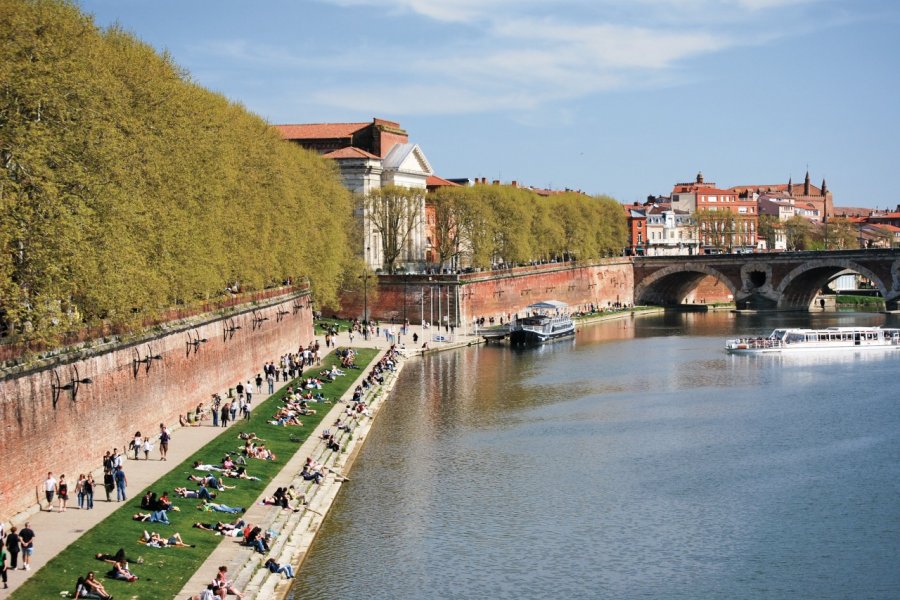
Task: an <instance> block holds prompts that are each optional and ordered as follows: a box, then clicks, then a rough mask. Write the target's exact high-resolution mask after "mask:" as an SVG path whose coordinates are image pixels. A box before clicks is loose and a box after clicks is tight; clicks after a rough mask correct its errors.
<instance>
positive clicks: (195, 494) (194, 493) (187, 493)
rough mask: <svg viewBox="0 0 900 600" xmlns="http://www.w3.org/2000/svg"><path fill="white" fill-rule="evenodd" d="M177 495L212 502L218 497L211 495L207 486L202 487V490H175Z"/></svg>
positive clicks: (180, 488)
mask: <svg viewBox="0 0 900 600" xmlns="http://www.w3.org/2000/svg"><path fill="white" fill-rule="evenodd" d="M175 493H176V494H178V495H179V496H181V497H182V498H198V499H203V500H212V499H213V498H215V497H216V495H215V494H211V493H210V492H209V490H208V489H206V487H205V486H202V485H201V486H200V489H197V490H189V489H187V488H183V487H177V488H175Z"/></svg>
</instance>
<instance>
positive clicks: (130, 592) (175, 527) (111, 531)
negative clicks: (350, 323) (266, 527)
mask: <svg viewBox="0 0 900 600" xmlns="http://www.w3.org/2000/svg"><path fill="white" fill-rule="evenodd" d="M377 352H378V351H377V350H375V349H359V350H358V354H357V358H356V364H357V365H359V366H360V368H361V370H364V369H366V367H367V366H368V365H369V363H370V362H371V361H372V359H373V358H374V357H375V356H376V354H377ZM336 363H337V364H338V365H339V361H338V359H337V357H336V356H335V355H334V353H331V354H329V355H328V356H326V357H325V359H324V360H323V361H322V365H321V366H319V367H314V368H312V369H308V370H307V371H306V372H305V373H304V375H305V376H310V375H315V374H317V373H318V372H319V371H321V370H323V369H325V368H327V367H330V366H331V365H332V364H336ZM360 372H362V371H356V370H352V371H349V372H348V373H347V375H345V376H344V377H339V378H338V379H337V381H334V382H332V383H326V384H325V385H324V386H323V389H322V390H321V391H322V393H323V394H324V395H325V396H326V397H327V398H329V399H332V400H335V399H338V398H340V397H341V395H343V393H344V392H345V391H347V389H348V388H349V387H350V385H351V384H352V383H353V381H354V380H355V379H356V376H357V375H358V374H359V373H360ZM286 389H287V385H285V386H284V387H282V388H281V389H279V390H277V391H276V393H275V394H274V395H273V396H272V397H271V398H269V399H268V400H266V401H265V402H263V403H261V404H259V405H257V406H255V408H254V410H253V412H252V413H251V417H250V420H249V421H244V420H242V419H240V418H239V419H238V422H237V423H236V424H235V425H234V426H233V427H229V428H228V429H224V430H222V431H223V432H222V434H221V435H219V436H218V437H216V438H215V439H213V440H211V441H210V442H209V443H208V444H207V445H206V446H204V447H203V448H201V449H199V450H198V451H197V452H196V453H194V454H193V455H192V456H190V457H189V458H188V459H187V460H185V461H184V462H182V463H181V464H179V465H178V466H177V467H175V468H174V469H173V470H172V471H170V472H169V473H168V474H167V475H164V476H163V477H162V478H160V479H159V480H157V481H156V482H155V483H153V484H152V485H150V486H148V487H147V488H146V489H144V490H140V491H138V490H135V489H129V490H128V494H129V499H128V501H126V502H124V503H122V506H121V507H120V508H119V509H118V510H116V511H115V512H113V513H112V514H111V515H110V516H109V517H107V518H106V519H104V520H103V521H101V522H100V523H98V524H97V525H96V526H94V527H93V528H92V529H91V530H89V531H88V532H87V533H85V534H84V535H83V536H81V537H80V538H79V539H78V540H77V541H76V542H74V543H73V544H71V545H70V546H69V547H67V548H66V549H65V550H63V551H62V552H61V553H60V554H59V555H57V556H56V557H54V558H53V559H52V560H50V561H49V562H48V563H47V564H46V565H45V566H44V567H43V568H42V569H41V570H40V571H38V572H37V573H35V574H34V575H32V576H31V578H30V579H29V580H28V581H26V582H25V584H23V585H22V587H20V588H19V589H18V590H16V591H15V592H14V593H13V594H12V595H11V596H10V598H12V599H14V600H24V599H32V598H35V599H36V598H41V599H45V598H59V594H60V592H61V591H63V590H68V591H69V592H70V594H71V593H73V592H74V589H75V581H76V580H77V579H78V577H80V576H84V575H85V574H87V572H88V571H94V573H95V574H96V576H97V577H98V578H100V579H101V580H102V581H103V584H104V586H105V587H106V590H107V591H108V592H109V593H110V594H112V595H113V596H115V597H117V598H120V599H122V598H129V599H137V598H145V599H151V598H152V599H159V598H174V597H175V596H176V595H177V594H178V593H179V592H180V591H181V589H182V588H183V587H184V585H185V584H186V583H187V581H188V580H189V579H190V578H191V577H192V576H193V574H194V573H195V572H196V571H197V569H199V568H200V566H201V565H202V564H203V562H204V561H205V560H206V558H207V557H208V556H209V555H210V554H211V553H212V551H213V550H214V549H215V548H216V547H217V546H218V545H219V542H221V541H222V539H223V538H221V537H219V536H216V535H214V534H213V533H212V532H209V531H202V530H200V529H194V528H193V527H192V524H193V523H196V522H198V521H202V522H207V523H208V522H215V521H217V520H220V521H231V520H233V519H234V518H235V517H237V516H239V515H229V514H228V513H217V512H210V513H206V512H201V511H200V510H197V505H198V504H199V501H198V500H188V499H185V498H176V497H175V494H174V491H173V490H174V489H175V487H188V488H193V489H196V487H197V486H196V484H193V485H188V484H189V483H190V482H188V481H187V476H188V474H196V473H199V471H194V469H193V467H192V465H193V462H194V461H195V460H199V461H201V462H204V463H212V464H219V463H221V460H222V457H223V456H224V455H225V453H226V452H229V451H235V450H238V449H239V448H240V447H241V446H242V444H243V442H242V441H241V440H239V439H238V437H237V436H238V432H240V431H247V432H250V431H253V432H256V434H257V435H258V436H259V437H261V438H263V439H264V440H266V446H267V447H268V448H270V449H271V450H272V451H273V452H274V453H275V455H276V456H277V457H278V460H276V461H265V460H255V459H249V460H248V464H247V471H248V473H249V474H250V475H254V476H256V477H259V478H260V481H248V480H244V479H225V484H226V485H236V486H237V489H234V490H225V491H224V492H219V493H218V497H217V498H216V501H217V502H221V503H223V504H227V505H229V506H241V507H245V508H249V507H250V506H251V505H252V504H253V502H254V501H255V500H256V499H257V498H258V497H259V495H260V494H261V493H262V492H263V490H264V489H265V487H266V486H267V485H268V484H269V482H270V481H271V480H272V479H273V478H274V477H275V475H277V474H278V472H279V471H280V470H281V469H282V468H283V467H284V465H285V463H286V462H287V461H288V460H289V459H290V458H291V456H293V455H294V453H295V452H296V451H297V450H298V448H299V445H300V444H299V443H297V442H292V441H290V438H291V436H296V437H299V438H301V439H303V440H306V439H307V438H308V437H309V434H310V432H312V431H313V429H315V427H316V426H317V425H318V424H319V422H321V420H322V419H323V418H324V416H325V414H326V413H327V412H328V411H329V409H330V408H331V406H332V405H331V404H324V405H323V404H319V405H318V406H317V407H316V408H317V411H318V412H317V414H315V415H310V416H307V417H303V418H302V419H301V420H302V422H303V427H278V426H275V425H271V424H269V422H268V420H269V419H270V418H271V417H272V415H273V414H274V413H275V410H276V408H277V406H278V405H279V404H280V403H281V399H282V398H283V397H284V395H285V393H286ZM314 406H315V405H314ZM172 444H178V432H177V431H176V432H175V434H174V435H173V439H172ZM129 464H130V463H129ZM127 472H128V465H126V473H127ZM235 482H236V483H235ZM98 489H99V490H100V491H99V494H98V495H97V497H99V496H102V495H103V492H102V485H101V486H100V487H99V488H98ZM148 490H153V491H155V492H157V493H158V494H159V493H161V492H163V491H168V492H170V494H169V496H170V498H172V500H173V502H174V503H175V505H176V506H178V507H179V508H180V509H181V511H180V512H176V511H170V512H169V513H168V516H169V520H170V521H171V525H163V524H161V523H142V522H139V521H133V520H132V519H131V516H132V515H133V514H134V513H136V512H138V511H139V510H140V500H141V497H143V496H144V494H146V493H147V491H148ZM273 510H276V509H274V508H273ZM142 512H143V511H142ZM76 514H77V513H76ZM144 529H147V530H148V531H158V532H160V534H161V535H164V536H165V535H171V534H172V533H174V532H176V531H177V532H178V533H180V534H181V537H182V539H183V540H184V541H185V543H188V544H196V547H195V548H149V547H147V546H145V545H143V544H140V543H138V540H139V539H140V537H141V535H142V533H143V531H144ZM226 540H227V541H226V542H225V543H235V541H234V538H226ZM119 548H124V549H125V552H126V554H127V555H128V557H129V558H130V559H132V560H134V559H136V558H137V557H138V556H142V557H143V558H144V563H143V564H136V563H134V562H132V563H131V564H130V565H129V566H130V567H131V570H132V572H134V574H135V575H137V576H138V577H139V580H138V581H136V582H134V583H127V582H124V581H117V580H113V579H109V578H106V577H105V575H106V573H107V572H108V571H109V570H110V567H111V565H109V564H107V563H104V562H101V561H99V560H97V559H95V558H94V555H95V554H96V553H98V552H105V553H109V554H114V553H115V552H116V551H117V550H118V549H119ZM38 551H40V550H38ZM214 575H215V573H209V579H210V580H212V578H213V576H214ZM199 591H200V590H197V592H199Z"/></svg>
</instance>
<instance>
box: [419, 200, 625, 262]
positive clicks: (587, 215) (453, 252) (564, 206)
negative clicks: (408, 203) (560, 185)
mask: <svg viewBox="0 0 900 600" xmlns="http://www.w3.org/2000/svg"><path fill="white" fill-rule="evenodd" d="M428 204H429V205H431V206H432V207H433V210H434V213H435V218H434V233H435V237H436V239H435V240H434V241H433V245H434V247H435V248H436V250H437V253H436V254H437V259H438V262H439V263H440V266H445V262H446V261H449V260H450V259H452V258H454V257H457V256H459V257H460V258H461V259H462V261H463V262H464V263H467V264H471V265H472V266H475V267H483V268H487V267H491V266H492V265H495V264H501V263H502V264H512V265H514V264H521V263H526V262H532V261H542V260H543V261H549V260H552V259H560V260H590V259H594V258H600V257H603V256H614V255H619V254H621V253H622V249H623V248H624V246H625V245H626V243H627V237H628V232H627V223H626V219H625V213H624V212H623V210H622V207H621V205H620V204H619V203H618V202H616V201H615V200H613V199H612V198H609V197H607V196H586V195H584V194H580V193H575V192H567V193H563V194H556V195H552V196H546V197H545V196H539V195H538V194H537V193H535V192H534V191H532V190H530V189H527V188H517V187H512V186H499V185H497V186H495V185H490V186H487V185H477V186H474V187H452V188H451V187H448V188H442V189H440V190H438V191H437V192H435V193H433V194H431V195H430V196H429V198H428Z"/></svg>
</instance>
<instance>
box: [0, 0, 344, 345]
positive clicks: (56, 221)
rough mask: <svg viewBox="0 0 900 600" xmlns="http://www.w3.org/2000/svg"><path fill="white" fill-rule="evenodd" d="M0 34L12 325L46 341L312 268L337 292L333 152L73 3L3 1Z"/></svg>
mask: <svg viewBox="0 0 900 600" xmlns="http://www.w3.org/2000/svg"><path fill="white" fill-rule="evenodd" d="M0 31H2V32H3V35H2V36H0V56H2V57H3V60H2V61H0V325H3V327H2V328H3V329H5V330H6V333H9V334H13V335H18V336H20V338H22V339H26V340H42V341H52V340H53V339H56V338H58V336H60V335H61V334H64V333H66V332H69V331H71V330H74V329H78V328H82V327H84V326H85V325H93V324H96V323H98V322H101V321H105V322H115V323H126V324H127V323H132V322H135V321H138V320H142V319H143V318H144V317H145V316H147V315H150V314H152V313H154V312H156V311H161V310H165V309H167V308H169V307H172V306H176V305H184V304H190V303H192V302H195V301H198V300H205V299H210V298H215V297H217V296H221V295H223V294H224V293H225V292H224V291H225V289H226V288H229V289H240V290H242V291H243V290H253V289H261V288H264V287H267V286H271V285H274V284H280V283H281V282H283V281H285V280H290V279H296V278H298V277H301V276H307V277H309V279H310V280H312V283H313V289H314V291H315V293H316V295H317V299H318V300H320V301H323V302H328V301H334V300H335V298H336V296H337V291H338V289H339V285H340V281H339V280H340V276H341V273H342V271H343V270H344V269H345V267H346V265H347V263H348V261H349V260H350V257H349V254H350V252H349V250H348V249H349V244H348V243H347V235H348V230H349V229H350V227H349V220H350V219H351V218H352V198H351V196H350V195H349V193H348V192H346V191H345V190H344V189H343V187H342V186H341V185H340V180H339V178H338V177H337V174H336V171H335V168H334V165H333V164H331V163H330V162H329V161H325V160H323V159H321V158H319V157H318V156H316V155H314V154H313V153H310V152H307V151H304V150H302V149H300V148H299V147H296V146H295V145H292V144H286V143H284V142H283V141H282V140H281V139H280V138H279V136H278V134H277V133H276V132H275V131H274V130H273V129H272V128H271V127H269V126H268V124H267V123H266V122H264V121H263V120H262V119H261V118H259V117H257V116H255V115H253V114H251V113H249V112H248V111H247V110H245V109H244V108H243V107H241V106H239V105H237V104H234V103H232V102H229V101H228V100H227V99H225V98H224V97H222V96H221V95H219V94H215V93H213V92H210V91H208V90H206V89H203V88H201V87H199V86H198V85H196V84H194V83H192V82H191V80H190V77H189V75H188V74H187V73H185V72H184V71H183V70H182V69H181V68H179V67H178V66H177V65H175V64H174V63H173V61H172V60H171V58H170V57H169V56H168V55H159V54H158V53H157V52H156V51H154V49H153V48H151V47H150V46H148V45H146V44H144V43H141V42H139V41H138V40H136V39H135V38H134V37H133V36H131V35H129V34H127V33H125V32H123V31H121V30H120V29H118V28H115V27H113V28H110V29H108V30H100V29H98V28H97V27H96V26H95V24H94V23H93V21H92V20H91V19H90V18H89V17H88V16H85V15H84V14H82V13H81V12H80V11H79V10H78V9H77V7H75V6H74V5H73V4H72V3H70V2H66V1H63V0H7V1H4V2H2V3H0ZM322 206H328V207H329V211H328V214H327V215H325V214H323V212H322V210H321V207H322Z"/></svg>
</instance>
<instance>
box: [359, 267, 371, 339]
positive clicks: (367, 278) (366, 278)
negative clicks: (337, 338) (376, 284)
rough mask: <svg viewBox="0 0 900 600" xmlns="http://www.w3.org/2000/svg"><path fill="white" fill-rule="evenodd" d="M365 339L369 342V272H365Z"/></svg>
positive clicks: (363, 275)
mask: <svg viewBox="0 0 900 600" xmlns="http://www.w3.org/2000/svg"><path fill="white" fill-rule="evenodd" d="M360 279H362V280H363V339H365V340H366V341H368V340H369V271H368V269H367V270H365V271H363V274H362V276H360Z"/></svg>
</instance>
